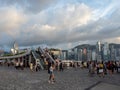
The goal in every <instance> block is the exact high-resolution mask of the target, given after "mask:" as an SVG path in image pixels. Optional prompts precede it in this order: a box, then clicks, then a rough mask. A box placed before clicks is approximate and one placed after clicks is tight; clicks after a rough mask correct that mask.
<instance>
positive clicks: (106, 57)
mask: <svg viewBox="0 0 120 90" xmlns="http://www.w3.org/2000/svg"><path fill="white" fill-rule="evenodd" d="M109 55H110V53H109V44H108V43H107V42H105V43H104V46H103V59H104V60H109Z"/></svg>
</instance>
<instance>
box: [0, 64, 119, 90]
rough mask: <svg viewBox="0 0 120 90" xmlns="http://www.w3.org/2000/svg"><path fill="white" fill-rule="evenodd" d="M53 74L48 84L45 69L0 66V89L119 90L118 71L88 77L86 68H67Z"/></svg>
mask: <svg viewBox="0 0 120 90" xmlns="http://www.w3.org/2000/svg"><path fill="white" fill-rule="evenodd" d="M54 74H55V78H56V82H55V83H54V84H50V83H48V77H49V75H48V73H47V70H41V71H38V72H31V71H30V70H29V68H25V69H24V70H16V69H15V68H14V67H5V66H0V90H107V89H109V88H114V90H120V73H118V74H117V73H116V74H114V75H112V76H111V75H106V76H105V77H104V78H102V77H99V76H97V75H94V76H93V77H90V76H89V75H88V70H87V69H80V68H77V69H75V68H69V69H65V70H64V71H63V72H59V71H54ZM109 90H112V89H109Z"/></svg>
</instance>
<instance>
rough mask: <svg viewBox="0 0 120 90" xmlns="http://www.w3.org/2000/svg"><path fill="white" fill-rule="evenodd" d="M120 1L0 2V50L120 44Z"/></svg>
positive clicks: (51, 0) (34, 0)
mask: <svg viewBox="0 0 120 90" xmlns="http://www.w3.org/2000/svg"><path fill="white" fill-rule="evenodd" d="M119 3H120V0H0V49H1V48H2V49H9V48H11V47H12V46H13V43H14V42H15V41H16V42H17V43H18V46H19V47H21V48H22V47H34V46H42V47H54V48H60V49H70V48H73V47H75V46H77V45H80V44H96V42H97V41H101V42H108V43H120V5H119Z"/></svg>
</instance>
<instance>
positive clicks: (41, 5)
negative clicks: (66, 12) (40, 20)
mask: <svg viewBox="0 0 120 90" xmlns="http://www.w3.org/2000/svg"><path fill="white" fill-rule="evenodd" d="M56 2H57V0H0V5H1V6H15V7H16V8H22V9H23V11H24V12H25V13H39V12H40V11H41V10H44V9H47V8H48V7H50V6H52V5H54V4H55V3H56Z"/></svg>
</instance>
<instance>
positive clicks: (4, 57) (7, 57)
mask: <svg viewBox="0 0 120 90" xmlns="http://www.w3.org/2000/svg"><path fill="white" fill-rule="evenodd" d="M29 54H30V51H27V52H25V53H23V54H19V55H14V56H2V57H0V59H11V58H19V57H22V56H26V55H29Z"/></svg>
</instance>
